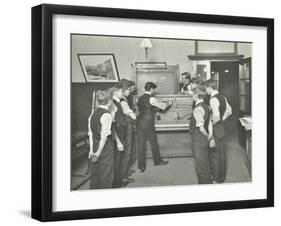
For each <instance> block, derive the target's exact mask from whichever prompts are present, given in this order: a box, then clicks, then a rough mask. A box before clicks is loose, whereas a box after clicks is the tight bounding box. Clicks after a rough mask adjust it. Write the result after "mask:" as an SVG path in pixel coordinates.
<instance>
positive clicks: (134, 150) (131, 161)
mask: <svg viewBox="0 0 281 226" xmlns="http://www.w3.org/2000/svg"><path fill="white" fill-rule="evenodd" d="M136 135H137V134H136V131H135V129H134V131H133V134H132V151H131V155H130V159H129V164H128V169H127V174H128V173H129V171H130V170H131V169H132V168H133V166H134V164H135V162H136V160H137V147H136V144H137V142H136V139H137V136H136Z"/></svg>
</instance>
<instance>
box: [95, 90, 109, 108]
mask: <svg viewBox="0 0 281 226" xmlns="http://www.w3.org/2000/svg"><path fill="white" fill-rule="evenodd" d="M96 97H97V101H98V103H99V104H100V105H106V104H108V102H109V100H111V99H112V92H111V91H109V90H98V91H97V93H96Z"/></svg>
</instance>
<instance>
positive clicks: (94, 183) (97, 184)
mask: <svg viewBox="0 0 281 226" xmlns="http://www.w3.org/2000/svg"><path fill="white" fill-rule="evenodd" d="M91 164H92V165H91V177H90V189H101V188H112V182H113V165H114V156H113V143H112V140H111V139H108V140H107V142H106V145H105V147H104V148H103V150H102V153H101V155H100V156H99V159H98V161H97V162H92V163H91Z"/></svg>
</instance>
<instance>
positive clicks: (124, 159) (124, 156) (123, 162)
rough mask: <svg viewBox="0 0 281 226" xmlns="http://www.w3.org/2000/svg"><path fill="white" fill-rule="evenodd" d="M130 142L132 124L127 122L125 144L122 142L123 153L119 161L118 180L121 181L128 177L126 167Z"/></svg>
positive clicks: (130, 146) (129, 154) (129, 153)
mask: <svg viewBox="0 0 281 226" xmlns="http://www.w3.org/2000/svg"><path fill="white" fill-rule="evenodd" d="M132 140H133V124H132V123H131V122H129V121H128V124H127V130H126V136H125V142H124V151H123V153H122V156H121V159H120V179H121V180H123V179H125V178H127V177H128V174H127V172H128V165H129V160H130V156H131V152H132V145H133V144H132Z"/></svg>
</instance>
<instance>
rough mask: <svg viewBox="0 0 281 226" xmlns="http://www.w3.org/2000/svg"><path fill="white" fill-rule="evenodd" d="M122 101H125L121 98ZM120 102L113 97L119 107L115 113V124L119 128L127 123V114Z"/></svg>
mask: <svg viewBox="0 0 281 226" xmlns="http://www.w3.org/2000/svg"><path fill="white" fill-rule="evenodd" d="M121 101H124V100H122V99H121V100H120V102H121ZM120 102H117V101H116V100H114V99H113V103H114V104H115V106H116V107H117V112H116V113H115V125H116V127H117V128H118V127H121V126H126V125H127V123H126V118H125V114H124V112H123V109H122V106H121V104H120Z"/></svg>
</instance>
